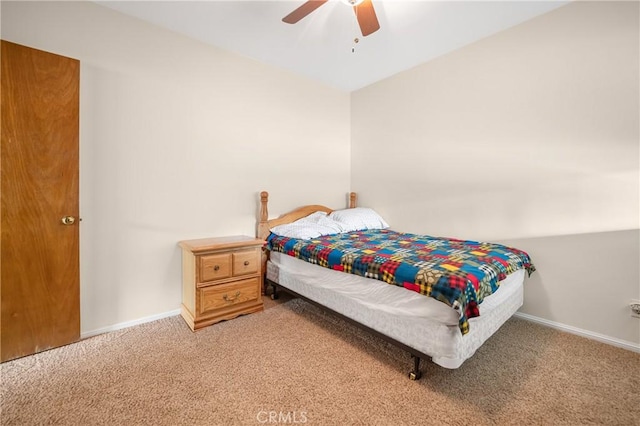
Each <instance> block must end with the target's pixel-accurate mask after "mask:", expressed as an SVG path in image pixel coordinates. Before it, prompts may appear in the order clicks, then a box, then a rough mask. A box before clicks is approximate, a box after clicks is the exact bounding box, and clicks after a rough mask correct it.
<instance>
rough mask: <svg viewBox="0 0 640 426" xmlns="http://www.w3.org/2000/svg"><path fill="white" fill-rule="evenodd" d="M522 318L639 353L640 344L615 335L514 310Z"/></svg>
mask: <svg viewBox="0 0 640 426" xmlns="http://www.w3.org/2000/svg"><path fill="white" fill-rule="evenodd" d="M514 316H516V317H518V318H522V319H523V320H527V321H531V322H535V323H538V324H541V325H544V326H547V327H551V328H555V329H556V330H560V331H566V332H567V333H571V334H575V335H577V336H581V337H586V338H587V339H591V340H596V341H598V342H601V343H606V344H608V345H612V346H617V347H619V348H622V349H627V350H629V351H633V352H638V353H640V344H638V343H634V342H628V341H626V340H621V339H616V338H615V337H610V336H605V335H604V334H599V333H594V332H592V331H588V330H583V329H581V328H577V327H572V326H570V325H566V324H561V323H559V322H555V321H549V320H546V319H543V318H538V317H535V316H533V315H529V314H523V313H521V312H516V313H515V315H514Z"/></svg>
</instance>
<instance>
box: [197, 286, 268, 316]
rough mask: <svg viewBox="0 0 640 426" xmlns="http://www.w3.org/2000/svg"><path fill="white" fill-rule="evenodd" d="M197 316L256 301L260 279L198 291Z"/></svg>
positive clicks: (209, 287) (202, 288) (258, 294)
mask: <svg viewBox="0 0 640 426" xmlns="http://www.w3.org/2000/svg"><path fill="white" fill-rule="evenodd" d="M198 293H199V294H198V296H199V297H198V299H199V304H198V314H207V313H214V312H215V311H218V310H220V309H224V308H228V307H231V306H235V305H240V304H243V303H246V302H252V301H255V300H258V297H259V296H260V279H259V278H250V279H247V280H242V281H236V282H233V283H229V284H220V285H212V286H208V287H201V288H199V289H198Z"/></svg>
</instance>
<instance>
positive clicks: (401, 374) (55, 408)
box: [0, 300, 640, 425]
mask: <svg viewBox="0 0 640 426" xmlns="http://www.w3.org/2000/svg"><path fill="white" fill-rule="evenodd" d="M271 306H272V307H270V308H269V309H267V310H265V312H263V313H258V314H252V315H248V316H244V317H241V318H237V319H235V320H232V321H228V322H224V323H220V324H217V325H214V326H212V327H208V328H206V329H203V330H201V331H199V332H197V333H192V332H191V331H190V330H189V328H188V327H187V326H186V325H185V324H184V322H183V321H182V319H181V318H180V317H172V318H167V319H164V320H160V321H156V322H153V323H148V324H143V325H140V326H136V327H132V328H129V329H125V330H121V331H117V332H113V333H109V334H105V335H101V336H97V337H94V338H91V339H87V340H84V341H82V342H80V343H78V344H73V345H69V346H66V347H63V348H58V349H54V350H51V351H48V352H45V353H42V354H39V355H34V356H31V357H26V358H22V359H19V360H16V361H12V362H8V363H4V364H2V366H1V372H2V377H1V379H2V392H1V397H2V401H1V402H2V411H1V413H0V415H1V418H0V422H1V423H2V425H35V424H38V425H41V424H61V425H67V424H69V425H92V424H109V425H137V424H146V425H234V424H257V425H259V424H276V423H279V424H322V425H350V424H354V425H398V424H400V425H401V424H407V425H409V424H415V425H431V424H433V425H446V424H451V425H462V424H474V425H476V424H479V425H490V424H513V425H523V424H531V425H562V424H564V425H584V424H609V425H638V424H640V391H639V390H640V354H637V353H633V352H629V351H625V350H622V349H618V348H614V347H611V346H607V345H604V344H599V343H596V342H593V341H589V340H586V339H583V338H580V337H576V336H572V335H569V334H564V333H560V332H558V331H554V330H552V329H548V328H545V327H541V326H538V325H535V324H532V323H529V322H526V321H523V320H518V319H512V320H510V321H508V322H507V324H505V326H504V327H503V328H502V329H501V330H500V331H499V332H498V333H497V334H496V335H495V336H494V337H492V338H491V339H490V340H489V341H488V342H487V343H486V344H485V345H484V346H483V347H482V348H481V349H480V350H479V351H478V352H477V353H476V355H475V356H474V357H473V358H472V359H471V360H469V361H467V362H466V363H465V364H464V365H463V366H462V367H461V368H459V369H457V370H446V369H443V368H440V367H438V366H436V365H433V364H431V363H429V362H426V363H424V365H423V369H422V370H423V373H424V377H423V378H422V379H421V380H420V381H417V382H413V381H410V380H408V378H407V376H406V373H407V372H408V371H409V370H410V368H411V359H410V357H409V356H408V355H407V354H406V353H405V352H403V351H401V350H398V349H396V348H395V347H393V346H390V345H389V344H387V343H385V342H383V341H381V340H380V339H377V338H374V337H371V336H370V335H368V334H366V333H364V332H361V331H360V330H358V329H355V328H354V327H353V326H350V325H347V324H345V323H344V322H342V321H340V320H338V319H336V318H334V317H331V316H328V315H326V314H323V313H321V312H320V311H318V310H317V309H316V308H315V307H312V306H310V305H308V304H306V303H304V302H301V301H299V300H291V301H288V302H286V303H283V304H279V305H275V306H274V305H271ZM270 416H271V417H270Z"/></svg>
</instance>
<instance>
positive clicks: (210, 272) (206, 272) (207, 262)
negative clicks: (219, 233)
mask: <svg viewBox="0 0 640 426" xmlns="http://www.w3.org/2000/svg"><path fill="white" fill-rule="evenodd" d="M198 259H199V263H200V282H207V281H213V280H220V279H223V278H229V277H230V276H231V270H232V269H231V253H223V254H210V255H206V256H200V257H199V258H198Z"/></svg>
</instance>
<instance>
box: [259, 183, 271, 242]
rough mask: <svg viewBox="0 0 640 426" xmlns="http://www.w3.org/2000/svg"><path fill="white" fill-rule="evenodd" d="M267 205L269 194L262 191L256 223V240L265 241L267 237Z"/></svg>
mask: <svg viewBox="0 0 640 426" xmlns="http://www.w3.org/2000/svg"><path fill="white" fill-rule="evenodd" d="M267 203H269V193H268V192H267V191H262V192H261V193H260V221H259V222H258V238H261V239H263V240H264V239H266V238H267V237H268V236H269V224H268V223H267V222H268V221H269V209H268V208H267Z"/></svg>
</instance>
